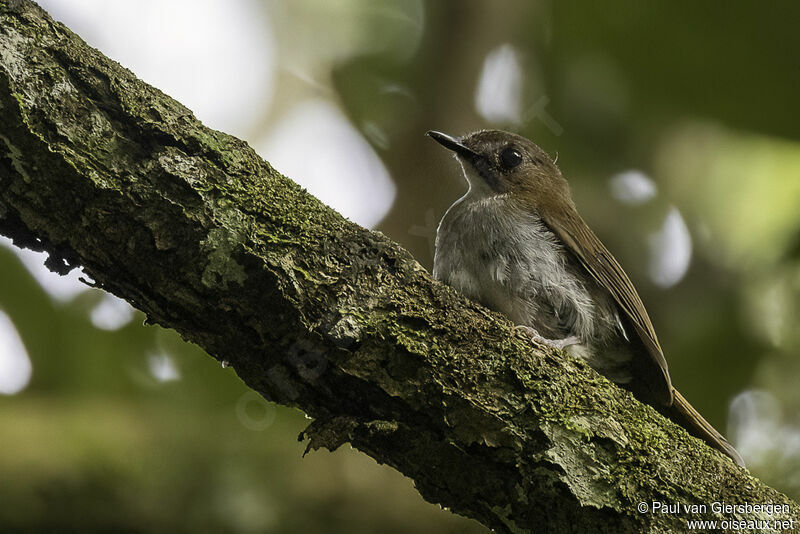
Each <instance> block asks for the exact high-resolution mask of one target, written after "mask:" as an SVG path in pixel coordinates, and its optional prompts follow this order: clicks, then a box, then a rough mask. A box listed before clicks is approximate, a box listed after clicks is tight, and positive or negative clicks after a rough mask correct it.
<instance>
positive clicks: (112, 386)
mask: <svg viewBox="0 0 800 534" xmlns="http://www.w3.org/2000/svg"><path fill="white" fill-rule="evenodd" d="M266 5H267V8H268V12H269V13H270V15H271V21H272V29H271V31H273V32H274V33H275V35H276V39H277V44H278V56H279V57H280V59H281V64H282V67H281V70H280V72H279V73H278V76H277V81H276V87H275V97H274V101H273V104H272V108H271V111H270V113H269V114H268V115H267V116H265V118H264V128H265V130H267V129H269V126H270V124H272V123H273V122H274V121H275V120H278V119H279V118H280V116H281V112H282V111H283V110H286V109H289V108H291V106H292V105H294V104H297V103H299V102H302V101H303V100H304V99H308V98H319V97H320V95H323V97H324V98H326V99H328V100H330V101H332V102H334V103H336V104H337V105H339V106H340V107H341V109H342V110H343V112H344V113H345V114H346V116H347V117H348V118H349V119H350V121H351V122H352V124H353V125H354V126H355V127H356V128H357V129H358V130H359V131H361V132H362V133H363V135H364V137H365V138H366V139H367V140H369V141H370V142H371V143H372V146H373V149H374V150H375V152H376V153H377V154H378V155H379V156H380V158H381V159H382V161H383V163H384V165H385V166H386V167H387V169H388V170H389V172H390V174H391V176H392V178H393V180H394V181H395V183H396V186H397V198H396V201H395V203H394V205H393V206H392V208H391V210H390V212H389V213H388V215H387V216H386V218H385V219H384V221H383V222H382V223H381V224H380V225H379V228H380V229H381V230H382V231H384V232H385V233H387V234H388V235H390V236H391V237H392V238H394V239H396V240H397V241H399V242H400V243H402V244H403V245H404V246H406V247H407V248H408V249H409V250H410V251H411V252H412V253H413V254H414V255H415V257H417V258H418V259H419V260H420V262H421V263H422V264H423V265H425V266H427V267H430V265H431V262H432V256H431V251H432V249H431V244H432V241H431V239H432V237H433V232H434V230H435V224H436V222H437V221H438V219H439V218H440V217H441V215H442V213H443V212H444V210H445V209H446V208H447V206H448V205H449V204H450V203H452V201H453V200H455V199H456V198H457V197H458V196H459V195H460V194H462V193H463V190H464V187H465V186H464V184H463V183H462V182H461V179H460V177H459V176H458V172H457V169H456V165H455V164H454V163H453V162H452V161H450V159H449V158H448V156H447V155H445V154H444V153H443V151H441V150H439V149H438V148H437V147H436V146H435V145H434V144H433V143H430V142H429V141H428V140H427V139H425V137H424V135H423V134H424V132H425V131H426V130H428V129H432V128H435V129H441V130H443V131H447V132H451V133H456V134H458V133H462V132H465V131H469V130H471V129H476V128H481V127H505V128H512V129H515V130H517V131H519V132H520V133H522V134H524V135H527V136H529V137H531V138H532V139H535V140H536V141H537V142H538V143H539V144H540V145H541V146H542V147H543V148H545V149H546V150H548V151H549V152H551V153H556V152H557V153H558V154H559V155H560V156H559V160H558V161H559V165H560V166H561V168H562V171H563V172H564V174H565V176H566V177H567V178H568V179H569V180H570V182H571V184H572V186H573V189H574V192H575V197H576V201H577V203H578V207H579V209H580V210H581V212H582V214H583V215H584V218H586V219H587V221H588V222H589V223H590V225H591V226H592V227H593V228H594V229H595V231H596V232H597V233H598V234H599V235H600V237H601V238H602V239H603V240H604V241H605V242H606V244H607V245H608V246H609V248H610V249H611V250H612V251H614V253H615V254H616V255H617V256H618V258H619V259H620V260H621V262H622V264H623V265H624V266H625V268H626V270H627V271H628V272H629V274H630V275H631V277H632V278H633V279H634V282H635V283H636V285H637V287H638V288H639V290H640V292H641V294H642V296H643V299H644V301H645V303H646V304H647V306H648V310H649V311H650V313H651V315H652V317H653V321H654V323H655V325H656V330H657V331H658V332H659V335H660V337H661V341H662V344H663V346H664V348H665V352H666V355H667V359H668V360H669V362H670V365H671V372H672V376H673V380H674V383H675V384H676V385H677V386H678V387H679V388H680V389H681V391H682V392H683V393H684V395H685V396H686V397H687V398H688V399H690V401H691V402H692V403H693V404H694V405H695V406H696V407H697V408H698V409H699V410H700V411H701V412H702V413H703V414H705V415H706V416H707V417H708V418H709V420H711V421H712V422H713V423H714V424H715V425H716V426H717V427H718V428H720V429H722V430H724V429H726V428H727V429H728V433H729V434H730V435H731V437H732V438H733V440H734V442H736V441H737V436H738V437H740V438H741V441H740V442H739V443H737V445H739V446H740V447H743V449H744V450H743V453H744V454H745V459H746V460H747V461H748V462H749V464H750V468H751V470H752V472H753V474H755V475H756V476H758V477H760V478H762V479H763V480H765V481H766V482H767V483H769V484H771V485H773V486H775V487H776V488H778V489H780V490H782V491H785V492H786V493H788V494H789V495H790V496H792V497H794V498H795V499H797V498H800V419H798V416H797V414H798V413H800V393H799V392H800V388H798V382H799V381H800V358H799V357H798V354H799V353H800V350H799V349H800V334H798V332H800V330H799V329H798V326H799V325H800V322H798V304H797V303H798V302H800V268H799V267H800V264H798V261H799V260H800V253H799V252H798V251H800V123H798V121H797V114H798V109H797V97H796V95H797V94H798V93H799V92H800V62H799V61H800V60H798V55H797V51H798V50H800V33H798V32H797V31H796V24H797V21H798V20H800V4H798V3H796V2H790V1H782V2H770V3H765V4H759V5H758V6H755V5H754V4H752V3H749V2H728V3H724V4H720V3H711V2H701V3H697V2H688V1H685V0H682V1H676V2H655V1H649V0H648V1H644V2H641V1H633V0H629V1H614V2H603V3H590V2H580V3H576V2H556V1H554V0H549V1H540V2H527V1H523V0H519V1H512V0H502V1H498V2H490V1H488V0H484V1H478V0H469V1H460V0H452V1H448V2H445V1H434V0H430V1H428V2H422V1H412V0H408V1H400V0H396V1H391V2H381V3H375V2H369V1H367V0H349V1H342V2H319V1H313V0H301V1H289V0H283V1H278V0H275V1H272V2H266ZM265 31H268V30H267V29H266V28H265ZM505 44H508V45H510V46H511V47H513V50H515V51H516V53H517V57H518V61H519V64H520V67H521V72H522V85H521V87H522V93H521V97H520V99H521V105H522V110H523V111H531V110H533V112H532V114H531V113H528V114H527V115H525V116H524V117H521V118H520V119H521V120H520V121H510V123H507V124H503V123H499V124H494V123H492V122H490V121H489V120H487V119H486V118H484V117H481V116H480V114H479V113H478V112H477V111H476V106H475V91H476V85H477V84H478V79H479V77H480V75H481V72H482V69H483V66H484V62H485V60H486V58H487V55H489V54H490V53H491V52H492V51H494V50H496V49H497V48H498V47H500V46H502V45H505ZM290 66H291V67H292V68H289V67H290ZM298 69H301V70H302V69H305V73H306V74H307V75H308V78H313V79H314V80H315V83H313V84H311V83H308V82H307V78H304V77H303V76H298V75H297V72H298ZM543 97H544V99H543ZM242 105H248V103H246V102H244V103H242ZM537 109H538V111H536V110H537ZM542 110H544V111H545V112H546V114H543V112H542ZM554 124H556V125H557V128H554V127H553V125H554ZM265 157H267V159H269V155H268V154H265ZM308 157H313V152H311V153H309V155H308ZM630 169H638V170H639V171H641V172H642V173H643V174H644V175H646V176H647V177H649V179H650V180H652V182H653V183H654V185H655V186H656V190H657V194H656V196H655V197H654V198H652V199H651V200H649V201H648V202H646V203H643V204H641V205H631V204H624V203H620V201H619V200H617V199H615V198H614V197H613V196H612V195H611V194H610V192H609V191H610V190H609V179H610V178H611V177H612V176H613V175H615V174H618V173H621V172H624V171H627V170H630ZM673 209H677V210H678V212H679V213H680V215H681V217H682V220H683V221H684V222H685V225H686V228H687V229H688V235H689V236H690V237H691V246H692V248H691V263H690V265H689V269H688V271H687V272H686V273H685V275H684V276H682V277H681V278H680V280H679V281H677V283H675V284H673V285H670V286H669V287H664V286H663V285H661V286H659V285H658V284H656V283H654V280H653V278H652V276H651V275H650V268H651V264H650V262H649V258H650V255H651V253H652V245H651V242H652V240H651V237H652V234H653V232H654V231H656V230H658V228H659V227H660V226H661V224H662V222H663V220H664V218H665V216H666V215H667V214H668V213H670V210H673ZM0 280H2V282H1V283H0V310H2V311H4V312H5V313H6V314H7V315H8V316H9V317H10V318H11V320H12V321H13V323H14V325H15V326H16V329H17V331H18V333H19V335H20V337H21V339H22V341H23V342H24V345H25V347H26V349H27V351H28V354H29V356H30V359H31V361H32V363H33V379H32V381H31V383H30V385H29V386H28V387H27V388H26V389H25V390H24V391H23V392H21V393H18V394H16V395H13V396H7V397H0V435H1V436H2V438H1V439H0V444H2V448H0V480H2V481H3V483H2V484H0V531H20V532H36V531H42V532H44V531H47V532H50V531H59V530H68V531H80V532H88V531H97V530H104V531H114V532H117V531H125V532H161V531H167V530H169V531H174V532H183V531H185V532H282V533H283V532H287V533H291V532H398V533H399V532H484V531H485V529H483V528H482V527H480V526H479V525H477V524H476V523H474V522H472V521H468V520H464V519H462V518H457V517H455V516H452V515H451V514H448V513H445V512H442V511H440V510H439V509H438V507H436V506H433V505H429V504H426V503H424V502H423V501H422V499H421V497H419V495H417V494H416V492H415V490H414V489H413V485H412V483H411V481H409V480H407V479H405V478H404V477H402V476H401V475H399V474H398V473H396V472H394V471H392V470H390V469H388V468H386V467H385V466H377V465H375V462H373V461H372V460H371V459H369V458H367V457H365V456H363V455H361V454H358V453H355V452H354V451H352V450H349V449H347V450H345V449H342V450H339V451H337V452H336V453H333V454H327V453H314V454H311V455H309V456H307V457H302V452H303V450H304V445H303V444H302V443H298V442H297V440H296V437H297V435H298V433H299V432H300V431H301V430H302V428H303V426H304V424H305V419H304V417H303V416H302V414H299V413H297V412H295V411H292V410H289V409H285V408H281V407H273V406H269V405H267V404H266V403H263V404H259V403H258V402H256V401H252V399H251V400H250V401H247V399H248V397H246V395H247V389H246V388H245V387H244V386H243V385H242V384H241V382H240V381H239V380H238V379H237V378H236V377H235V375H234V373H233V372H232V371H231V370H229V369H227V370H226V369H221V368H220V366H219V364H217V363H216V362H215V361H214V360H212V359H211V358H208V357H207V356H205V355H204V354H203V353H202V351H201V350H199V349H198V348H196V347H194V346H191V345H188V344H186V343H184V342H182V341H181V340H180V339H178V337H177V336H176V335H175V334H174V333H172V332H167V331H163V330H161V329H158V328H154V327H146V326H142V324H141V323H142V317H141V316H140V315H139V314H138V313H137V314H136V315H135V317H134V319H133V320H132V321H131V322H130V323H128V324H126V325H124V326H123V327H121V328H119V329H117V330H112V331H109V330H103V329H99V328H97V327H95V326H94V325H93V324H92V322H91V320H90V314H91V312H92V310H93V309H95V307H96V306H97V305H98V303H99V302H100V300H101V298H102V295H101V294H100V292H99V291H96V290H91V291H87V292H85V293H81V294H80V295H78V296H77V297H75V298H73V299H70V300H68V301H66V302H64V301H58V300H54V299H52V298H50V297H49V296H48V294H47V293H45V292H44V291H43V290H42V288H41V287H40V286H39V285H38V283H37V282H36V281H35V280H34V279H33V278H32V277H31V276H30V275H29V273H28V271H27V270H26V269H25V268H24V267H23V266H22V264H21V263H20V261H19V260H18V259H17V257H16V256H15V254H14V253H12V252H11V251H10V250H9V249H6V248H0ZM161 357H166V358H168V362H169V365H170V366H172V367H174V369H173V370H174V371H175V372H176V373H177V374H178V375H179V379H177V380H165V381H159V380H158V379H157V372H156V373H155V374H154V369H153V362H154V360H153V358H161ZM162 378H163V377H162ZM748 391H756V392H758V395H760V396H754V397H753V396H747V395H748V394H747V393H746V392H748ZM743 392H745V395H744V396H742V393H743ZM737 396H738V397H737ZM735 397H736V398H737V399H739V400H738V401H737V402H738V403H739V404H736V402H735V403H734V407H736V406H739V408H740V410H739V411H738V412H736V411H734V415H733V416H732V417H731V420H732V422H733V423H736V424H733V425H730V426H729V425H727V421H728V415H727V414H728V410H729V406H730V405H731V401H732V399H734V398H735ZM243 399H244V400H243ZM748 399H749V400H748ZM752 399H756V400H757V399H771V400H770V401H769V402H766V404H765V403H763V402H762V403H761V404H758V405H753V404H752V402H755V401H753V400H752ZM751 401H752V402H751ZM748 403H749V404H748ZM742 406H744V408H747V407H750V408H753V406H755V408H753V409H752V410H751V411H750V412H748V411H747V409H742ZM753 410H755V411H753ZM251 412H252V413H251ZM751 412H752V413H751ZM748 413H750V415H749V416H747V414H748ZM746 416H747V417H749V419H748V418H747V417H746ZM273 419H274V422H273V423H272V424H264V425H261V426H263V427H266V428H263V429H261V430H254V429H253V428H255V427H259V425H258V424H253V423H254V422H258V421H261V422H263V421H266V420H268V421H272V420H273ZM259 428H260V427H259Z"/></svg>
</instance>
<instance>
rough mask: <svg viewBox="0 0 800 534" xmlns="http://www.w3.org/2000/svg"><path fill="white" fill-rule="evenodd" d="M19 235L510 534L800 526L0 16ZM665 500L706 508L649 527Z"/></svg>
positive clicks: (4, 116) (110, 81)
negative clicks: (750, 506)
mask: <svg viewBox="0 0 800 534" xmlns="http://www.w3.org/2000/svg"><path fill="white" fill-rule="evenodd" d="M0 232H1V233H2V234H4V235H7V236H10V237H11V238H12V239H13V240H14V242H15V243H16V244H17V245H19V246H21V247H29V248H32V249H35V250H44V251H47V252H48V253H49V255H50V256H49V260H48V266H49V267H50V268H51V269H52V270H54V271H56V272H59V273H65V272H67V271H69V270H70V269H72V268H76V267H79V266H80V267H83V269H84V271H85V272H86V274H87V276H89V277H91V279H92V280H93V281H94V283H95V284H96V285H97V286H98V287H101V288H103V289H105V290H107V291H110V292H112V293H114V294H115V295H118V296H120V297H122V298H125V299H126V300H128V301H129V302H131V303H132V304H133V305H134V306H136V307H137V308H139V309H140V310H142V311H144V312H145V313H146V314H147V316H148V320H149V321H150V322H152V323H157V324H160V325H163V326H165V327H169V328H174V329H175V330H177V331H178V332H180V333H181V334H182V335H183V337H184V338H185V339H187V340H190V341H192V342H194V343H196V344H198V345H200V346H201V347H203V348H204V349H205V350H206V351H207V352H208V353H209V354H210V355H212V356H213V357H215V358H217V359H218V360H221V361H227V362H229V363H230V364H231V365H232V366H233V367H234V368H235V369H236V372H237V373H238V374H239V376H240V377H241V378H242V379H243V380H244V381H245V382H246V383H247V384H248V385H249V386H250V387H251V388H253V389H254V390H256V391H258V392H259V393H261V394H262V395H264V396H265V397H266V398H268V399H271V400H274V401H276V402H280V403H282V404H286V405H291V406H296V407H299V408H300V409H302V410H304V411H305V412H306V413H308V414H309V415H310V416H311V417H313V419H314V422H313V423H312V424H311V425H310V426H309V428H308V429H307V430H306V432H305V437H306V438H308V439H309V440H310V441H309V446H310V448H312V449H316V448H320V447H325V448H328V449H331V450H332V449H334V448H336V447H338V446H340V445H341V444H343V443H346V442H349V443H351V444H352V445H353V446H354V447H355V448H357V449H359V450H361V451H363V452H365V453H366V454H368V455H370V456H372V457H373V458H374V459H375V460H377V461H378V462H381V463H385V464H388V465H391V466H392V467H394V468H396V469H398V470H399V471H401V472H402V473H404V474H406V475H407V476H409V477H411V478H412V479H413V480H414V481H415V483H416V486H417V488H418V489H419V491H420V493H421V494H422V495H423V496H424V497H425V498H426V499H428V500H429V501H431V502H435V503H440V504H441V505H443V506H446V507H449V508H450V509H452V510H453V511H455V512H457V513H460V514H463V515H466V516H469V517H473V518H475V519H477V520H478V521H481V522H482V523H484V524H485V525H487V526H489V527H491V528H494V529H496V530H497V531H500V532H534V531H536V532H614V533H619V532H641V531H645V532H668V531H676V530H677V531H683V530H685V529H686V525H685V520H686V519H687V518H707V519H718V520H723V519H743V520H748V519H756V518H762V519H764V518H767V519H787V520H788V519H794V520H795V523H797V522H798V521H800V515H799V514H800V512H799V511H798V508H797V506H796V505H795V504H794V503H793V502H792V501H790V500H789V499H788V498H787V497H786V496H784V495H782V494H780V493H779V492H777V491H775V490H773V489H771V488H769V487H767V486H765V485H764V484H762V483H761V482H760V481H758V480H757V479H755V478H753V477H752V476H750V475H749V474H748V473H747V471H745V470H743V469H740V468H738V467H737V466H735V465H734V464H733V463H732V462H731V461H730V460H728V459H727V458H725V457H723V456H722V455H721V454H719V453H717V452H715V451H712V450H711V449H710V448H708V447H707V446H705V445H704V444H703V443H701V442H700V441H698V440H696V439H694V438H691V437H690V436H688V435H687V434H686V432H685V431H684V430H683V429H681V428H679V427H677V426H675V425H674V424H672V423H670V422H669V421H667V420H666V419H664V418H662V417H661V416H659V415H658V414H657V413H656V412H655V411H654V410H653V409H651V408H650V407H648V406H645V405H643V404H640V403H639V402H637V401H636V400H634V399H633V397H632V396H631V395H630V394H628V393H626V392H624V391H623V390H621V389H619V388H617V387H616V386H614V385H612V384H611V383H609V382H608V381H607V380H605V379H604V378H602V377H601V376H599V375H598V374H597V373H595V372H594V371H593V370H592V369H590V368H588V367H587V366H586V365H584V364H583V363H581V362H579V361H575V360H573V359H569V358H566V357H563V356H562V355H561V354H559V353H555V352H552V351H550V350H546V349H542V348H536V347H533V346H531V345H530V344H529V343H528V342H526V340H524V339H523V338H522V337H520V336H519V335H518V334H516V333H515V331H514V329H513V325H511V324H510V323H509V321H508V320H506V319H505V318H503V317H501V316H500V315H498V314H495V313H492V312H490V311H488V310H486V309H484V308H482V307H481V306H479V305H477V304H474V303H472V302H470V301H468V300H466V299H464V298H463V297H461V296H460V295H458V294H457V293H456V292H455V291H453V290H451V289H450V288H448V287H445V286H443V285H441V284H439V283H437V282H435V281H433V280H432V279H431V278H430V276H429V275H428V273H427V272H426V271H425V270H424V269H422V268H421V267H420V266H419V264H418V263H417V262H416V261H414V259H413V258H412V257H411V256H410V255H409V254H408V253H407V252H406V251H404V250H403V249H402V248H400V247H399V246H398V245H396V244H395V243H393V242H392V241H391V240H389V239H388V238H387V237H386V236H384V235H382V234H380V233H377V232H370V231H368V230H365V229H363V228H361V227H359V226H357V225H355V224H353V223H351V222H349V221H347V220H345V219H344V218H342V217H341V216H340V215H338V214H337V213H335V212H334V211H333V210H331V209H330V208H328V207H326V206H324V205H323V204H321V203H320V202H319V201H318V200H316V199H315V198H313V197H312V196H311V195H309V194H308V193H307V192H306V191H304V190H303V189H301V188H300V187H299V186H297V185H296V184H294V183H293V182H292V181H290V180H289V179H287V178H285V177H284V176H282V175H280V174H279V173H278V172H276V171H275V170H274V169H273V168H272V167H271V166H270V165H269V164H268V163H266V162H264V161H263V160H261V159H260V158H259V157H258V156H257V155H256V154H255V153H254V152H253V150H252V149H251V148H250V147H249V146H248V145H247V144H246V143H244V142H242V141H240V140H238V139H235V138H233V137H231V136H229V135H226V134H223V133H220V132H216V131H213V130H210V129H208V128H206V127H204V126H203V125H202V124H200V123H199V122H198V121H197V120H196V119H195V118H194V116H193V115H192V113H191V111H189V110H188V109H186V108H185V107H184V106H182V105H181V104H179V103H178V102H176V101H174V100H172V99H171V98H169V97H168V96H166V95H164V94H163V93H161V92H160V91H158V90H157V89H154V88H153V87H150V86H149V85H147V84H145V83H143V82H141V81H139V80H137V79H136V77H135V76H134V75H133V74H132V73H131V72H129V71H128V70H126V69H124V68H122V67H121V66H120V65H118V64H116V63H115V62H113V61H111V60H109V59H107V58H106V57H104V56H103V55H102V54H100V53H99V52H98V51H96V50H94V49H92V48H90V47H89V46H87V45H86V44H85V43H84V42H83V41H81V39H79V38H78V37H77V36H75V35H74V34H72V33H71V32H70V31H69V30H68V29H67V28H65V27H64V26H63V25H61V24H58V23H55V22H53V21H52V20H51V19H50V18H49V17H48V15H47V14H46V13H45V12H44V11H42V10H41V9H40V8H39V7H38V6H36V5H35V4H34V3H32V2H30V1H28V0H0ZM653 501H659V502H665V503H670V504H673V503H686V504H694V503H696V504H705V505H707V506H709V510H708V512H707V513H705V514H684V513H674V514H660V513H652V512H647V513H639V512H638V511H637V505H638V503H640V502H645V503H648V504H650V503H652V502H653ZM715 501H717V502H726V503H731V504H742V503H745V502H748V503H778V504H785V505H788V506H789V507H790V508H791V510H790V512H789V513H777V514H773V515H772V516H765V515H764V514H763V513H761V514H752V513H750V514H748V513H713V512H712V511H711V509H710V505H711V503H712V502H715Z"/></svg>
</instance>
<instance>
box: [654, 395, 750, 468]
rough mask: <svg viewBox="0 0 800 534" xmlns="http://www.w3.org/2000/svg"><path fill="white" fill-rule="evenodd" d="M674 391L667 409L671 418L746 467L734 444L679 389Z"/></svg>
mask: <svg viewBox="0 0 800 534" xmlns="http://www.w3.org/2000/svg"><path fill="white" fill-rule="evenodd" d="M674 393H675V398H674V401H673V403H672V406H670V407H669V408H668V410H667V415H668V416H669V418H670V419H672V420H673V421H675V422H676V423H678V424H679V425H681V426H683V427H684V428H686V429H687V430H688V431H689V433H690V434H692V435H693V436H695V437H697V438H700V439H702V440H703V441H705V442H706V443H708V444H709V445H710V446H712V447H714V448H715V449H717V450H718V451H721V452H723V453H724V454H726V455H728V456H730V457H731V459H732V460H733V461H734V462H736V463H737V464H739V465H740V466H742V467H744V460H742V457H741V456H740V455H739V453H738V452H737V451H736V449H734V448H733V445H731V444H730V443H728V440H726V439H725V437H724V436H723V435H722V434H720V433H719V432H717V430H716V429H715V428H714V427H713V426H711V424H710V423H709V422H708V421H706V420H705V419H704V418H703V416H702V415H700V414H699V413H698V412H697V410H695V409H694V408H693V407H692V405H691V404H689V401H687V400H686V399H685V398H683V395H681V394H680V393H678V391H677V390H674Z"/></svg>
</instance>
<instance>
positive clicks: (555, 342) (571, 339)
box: [517, 325, 581, 350]
mask: <svg viewBox="0 0 800 534" xmlns="http://www.w3.org/2000/svg"><path fill="white" fill-rule="evenodd" d="M517 330H520V331H522V332H524V333H525V334H527V335H528V336H530V338H531V339H532V340H533V341H535V342H536V343H539V344H541V345H547V346H548V347H553V348H555V349H558V350H564V349H565V348H566V347H569V346H570V345H577V344H579V343H580V342H581V340H580V339H579V338H578V337H577V336H568V337H565V338H564V339H547V338H546V337H543V336H542V335H541V334H539V332H537V331H536V330H534V329H533V328H531V327H530V326H525V325H517Z"/></svg>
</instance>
